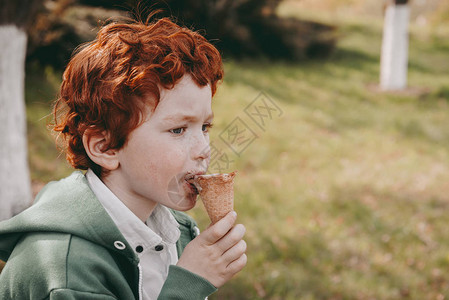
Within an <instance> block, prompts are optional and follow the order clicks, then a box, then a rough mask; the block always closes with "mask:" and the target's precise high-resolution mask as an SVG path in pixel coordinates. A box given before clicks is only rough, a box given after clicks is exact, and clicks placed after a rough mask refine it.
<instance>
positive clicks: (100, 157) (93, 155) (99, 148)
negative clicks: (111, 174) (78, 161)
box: [83, 129, 119, 171]
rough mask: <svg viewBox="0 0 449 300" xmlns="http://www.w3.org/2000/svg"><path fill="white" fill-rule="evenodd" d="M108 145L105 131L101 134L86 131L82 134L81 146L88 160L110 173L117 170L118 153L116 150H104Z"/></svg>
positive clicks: (107, 136)
mask: <svg viewBox="0 0 449 300" xmlns="http://www.w3.org/2000/svg"><path fill="white" fill-rule="evenodd" d="M108 143H109V135H108V133H107V132H106V131H103V132H101V133H99V132H97V131H94V130H90V129H86V130H85V131H84V134H83V145H84V149H85V150H86V153H87V155H88V156H89V158H90V159H91V160H92V161H93V162H94V163H96V164H97V165H99V166H101V167H102V168H104V169H106V170H109V171H112V170H115V169H117V168H118V166H119V160H118V151H117V150H116V149H108V150H106V151H105V150H104V149H105V146H106V145H107V144H108Z"/></svg>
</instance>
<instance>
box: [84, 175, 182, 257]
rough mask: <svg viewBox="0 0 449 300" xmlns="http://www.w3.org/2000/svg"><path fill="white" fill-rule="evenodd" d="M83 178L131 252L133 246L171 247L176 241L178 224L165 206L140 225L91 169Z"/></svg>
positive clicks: (134, 247) (178, 233)
mask: <svg viewBox="0 0 449 300" xmlns="http://www.w3.org/2000/svg"><path fill="white" fill-rule="evenodd" d="M86 178H87V181H88V183H89V186H90V188H91V189H92V191H93V192H94V194H95V196H96V197H97V198H98V200H99V201H100V203H101V204H102V205H103V207H104V208H105V210H106V211H107V212H108V214H109V215H110V216H111V218H112V220H113V221H114V223H115V224H116V225H117V227H118V229H119V230H120V232H121V233H122V234H123V236H124V237H125V239H126V240H127V241H128V243H129V244H130V246H131V247H133V249H136V247H137V246H142V247H144V248H153V247H155V246H156V245H158V244H160V243H161V242H165V243H170V244H173V243H176V241H177V240H178V239H179V236H180V231H179V228H178V227H179V224H178V222H176V219H175V218H174V217H173V215H172V214H171V212H170V211H169V210H168V208H166V207H165V206H163V205H161V204H157V205H156V207H155V208H154V210H153V212H152V214H151V215H150V217H149V218H148V219H147V221H146V222H145V223H143V222H142V221H141V220H140V219H139V218H138V217H137V216H136V215H135V214H134V213H133V212H132V211H131V210H130V209H129V208H128V207H127V206H126V205H125V204H124V203H123V202H122V201H121V200H120V199H119V198H118V197H117V196H116V195H114V193H112V191H111V190H110V189H109V188H108V187H107V186H106V185H105V184H104V183H103V182H102V181H101V180H100V178H98V176H97V175H96V174H95V173H94V172H93V171H92V170H91V169H89V170H88V171H87V172H86ZM146 224H148V226H147V225H146Z"/></svg>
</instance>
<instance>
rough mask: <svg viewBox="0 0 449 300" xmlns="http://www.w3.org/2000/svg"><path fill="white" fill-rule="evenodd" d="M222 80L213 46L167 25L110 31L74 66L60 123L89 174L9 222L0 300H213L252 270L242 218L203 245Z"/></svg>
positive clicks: (77, 175) (213, 230) (4, 231)
mask: <svg viewBox="0 0 449 300" xmlns="http://www.w3.org/2000/svg"><path fill="white" fill-rule="evenodd" d="M222 76H223V71H222V62H221V58H220V55H219V52H218V51H217V50H216V49H215V48H214V47H213V46H212V45H211V44H210V43H208V42H207V41H206V40H205V39H204V37H202V36H201V35H199V34H198V33H196V32H192V31H190V30H188V29H186V28H182V27H179V26H177V25H175V24H174V23H172V22H171V21H170V20H168V19H166V18H164V19H161V20H158V21H157V22H153V23H150V24H142V23H134V24H120V23H116V24H110V25H107V26H105V27H103V28H102V29H101V30H100V31H99V33H98V35H97V38H96V40H95V41H93V42H92V43H90V44H87V45H85V46H83V47H82V48H81V49H80V50H79V51H78V52H77V54H76V55H74V56H73V57H72V59H71V61H70V63H69V64H68V66H67V68H66V70H65V72H64V75H63V82H62V85H61V91H60V98H59V99H58V100H57V102H56V105H55V109H54V114H55V127H54V130H55V131H56V132H58V133H59V134H60V136H61V137H63V138H64V141H65V142H66V144H65V146H66V152H67V159H68V161H69V162H70V163H71V165H72V166H73V167H75V168H77V169H83V170H87V172H86V174H83V173H81V172H80V171H76V172H74V173H73V174H72V175H71V176H69V177H67V178H65V179H63V180H61V181H59V182H54V183H50V184H48V185H47V186H46V187H45V188H44V189H43V190H42V191H41V192H40V193H39V195H38V196H37V198H36V201H35V204H34V205H33V206H32V207H30V208H29V209H27V210H25V211H24V212H22V213H21V214H19V215H17V216H15V217H14V218H12V219H11V220H8V221H5V222H3V223H0V259H2V260H4V261H7V263H6V265H5V268H4V270H3V272H2V273H1V274H0V299H204V298H205V297H207V296H208V295H210V294H211V293H213V292H214V291H216V289H217V288H219V287H220V286H222V285H223V284H224V283H225V282H227V281H228V280H229V279H230V278H231V277H232V276H233V275H235V274H236V273H238V272H239V271H240V270H241V269H242V268H243V267H244V265H245V264H246V255H245V251H246V244H245V242H244V241H243V239H242V238H243V235H244V231H245V228H244V226H243V225H240V224H238V225H234V223H235V221H236V214H235V212H231V213H229V214H228V215H227V216H226V217H224V218H223V219H222V220H220V221H219V222H217V223H216V224H215V225H212V226H210V227H209V228H207V229H206V230H205V231H204V232H203V233H201V234H199V232H198V228H197V227H196V224H195V222H194V221H193V220H192V219H191V218H190V217H188V216H187V215H186V214H184V213H181V212H179V211H186V210H189V209H191V208H193V207H194V206H195V201H196V199H197V192H196V190H195V189H194V188H193V187H192V186H191V184H189V183H188V182H187V180H186V179H187V178H188V177H189V176H190V177H191V176H192V174H193V175H195V174H203V173H205V172H206V169H207V165H208V163H209V160H210V149H209V135H208V129H209V128H210V127H211V126H212V119H213V114H212V109H211V98H212V96H213V95H214V93H215V91H216V87H217V83H218V81H219V80H221V78H222Z"/></svg>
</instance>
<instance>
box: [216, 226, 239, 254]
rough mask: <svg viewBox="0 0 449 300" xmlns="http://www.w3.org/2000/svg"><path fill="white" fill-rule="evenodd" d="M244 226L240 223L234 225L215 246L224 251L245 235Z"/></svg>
mask: <svg viewBox="0 0 449 300" xmlns="http://www.w3.org/2000/svg"><path fill="white" fill-rule="evenodd" d="M245 232H246V228H245V226H243V225H242V224H237V225H235V226H234V227H233V228H232V229H231V231H229V233H228V234H227V235H226V236H225V237H223V238H222V239H221V240H219V241H218V242H217V246H218V247H219V248H220V249H221V250H222V251H223V252H225V251H226V250H228V249H230V248H231V247H233V246H234V245H235V244H237V243H238V242H240V241H241V240H242V238H243V236H244V235H245Z"/></svg>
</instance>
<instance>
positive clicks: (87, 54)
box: [53, 18, 223, 175]
mask: <svg viewBox="0 0 449 300" xmlns="http://www.w3.org/2000/svg"><path fill="white" fill-rule="evenodd" d="M186 73H188V74H190V75H191V76H192V78H193V80H194V81H195V82H196V83H197V84H198V85H199V86H206V85H207V84H209V85H210V88H211V90H212V95H214V94H215V91H216V89H217V83H218V81H219V80H221V79H222V77H223V66H222V61H221V56H220V53H219V52H218V50H217V49H216V48H215V47H214V46H213V45H212V44H210V43H209V42H208V41H207V40H206V39H205V38H204V37H203V36H202V35H200V34H199V33H197V32H194V31H191V30H189V29H187V28H184V27H180V26H178V25H176V24H175V23H173V22H172V21H170V20H169V19H167V18H163V19H160V20H158V21H155V22H152V23H142V22H138V23H132V24H125V23H113V24H109V25H106V26H104V27H103V28H101V30H100V31H99V32H98V35H97V38H96V40H94V41H93V42H91V43H88V44H86V45H84V46H82V47H81V48H80V49H78V51H77V53H76V54H75V55H74V56H73V57H72V59H71V60H70V62H69V64H68V66H67V68H66V70H65V72H64V75H63V82H62V85H61V90H60V96H59V98H58V99H57V101H56V103H55V106H54V111H53V114H54V127H53V130H55V131H56V132H58V133H59V136H62V137H63V141H64V142H65V143H64V148H65V149H66V156H67V160H68V161H69V163H70V164H71V165H72V166H73V167H74V168H77V169H83V170H86V169H88V168H91V169H92V170H93V171H94V172H95V173H96V174H98V175H100V174H102V170H101V167H100V166H98V165H97V164H95V163H94V162H93V161H92V160H90V158H89V157H88V155H87V153H86V151H85V149H84V146H83V141H82V138H83V134H84V132H85V130H86V129H89V130H92V131H93V133H101V132H107V133H108V136H109V138H110V139H109V143H108V144H107V145H105V148H104V149H103V151H106V150H108V149H120V148H122V147H123V146H124V145H125V143H126V141H127V136H128V135H129V133H130V132H131V131H132V130H133V129H135V128H136V127H138V126H139V125H140V123H141V122H142V120H143V119H144V115H145V113H146V112H147V110H148V107H150V108H151V109H152V110H154V109H155V108H156V106H157V105H158V103H159V100H160V88H161V87H162V88H166V89H170V88H173V86H174V85H175V84H176V83H177V82H178V80H180V79H181V77H182V76H183V75H184V74H186Z"/></svg>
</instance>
